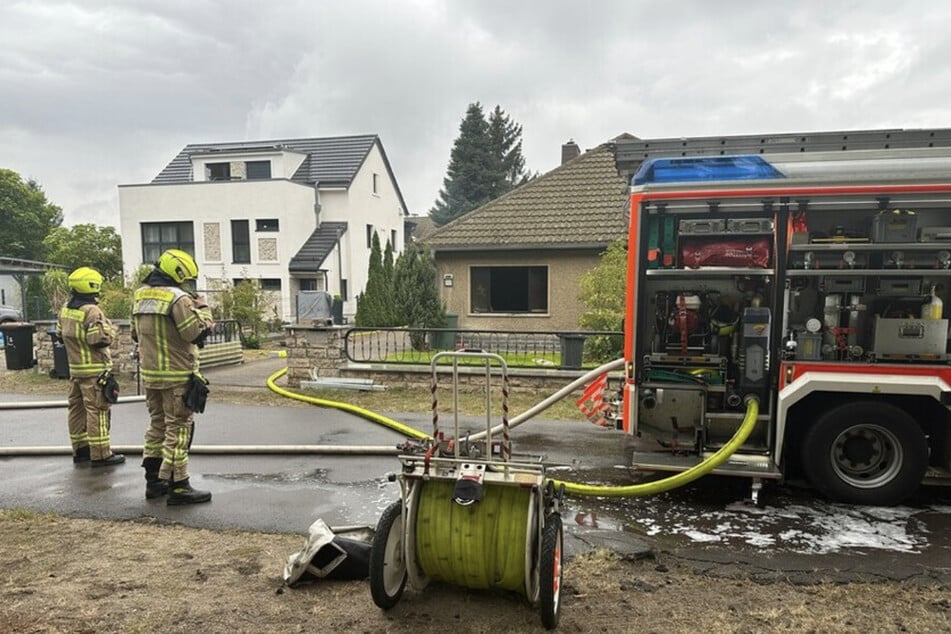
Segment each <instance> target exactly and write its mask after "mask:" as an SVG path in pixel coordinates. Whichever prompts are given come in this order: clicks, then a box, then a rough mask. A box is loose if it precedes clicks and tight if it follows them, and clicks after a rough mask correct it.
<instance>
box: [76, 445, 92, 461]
mask: <svg viewBox="0 0 951 634" xmlns="http://www.w3.org/2000/svg"><path fill="white" fill-rule="evenodd" d="M85 462H89V445H86V446H85V447H79V448H78V449H76V453H74V454H73V464H80V463H85Z"/></svg>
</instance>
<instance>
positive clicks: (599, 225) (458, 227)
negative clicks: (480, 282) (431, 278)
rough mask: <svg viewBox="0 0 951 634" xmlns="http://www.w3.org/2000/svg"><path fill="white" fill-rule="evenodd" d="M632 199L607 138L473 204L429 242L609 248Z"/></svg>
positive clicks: (459, 246)
mask: <svg viewBox="0 0 951 634" xmlns="http://www.w3.org/2000/svg"><path fill="white" fill-rule="evenodd" d="M627 201H628V194H627V186H626V184H625V181H624V179H623V178H621V177H620V176H619V175H618V172H617V167H616V166H615V163H614V151H613V145H612V144H610V143H606V144H604V145H601V146H598V147H596V148H595V149H593V150H589V151H588V152H585V153H584V154H582V155H581V156H579V157H578V158H576V159H574V160H571V161H569V162H567V163H565V164H564V165H561V166H559V167H557V168H555V169H554V170H552V171H550V172H548V173H547V174H545V175H544V176H541V177H539V178H536V179H534V180H532V181H529V182H528V183H526V184H524V185H522V186H521V187H518V188H517V189H514V190H512V191H511V192H509V193H508V194H506V195H504V196H502V197H500V198H497V199H496V200H493V201H492V202H490V203H486V204H485V205H483V206H482V207H479V208H477V209H473V210H472V211H470V212H469V213H467V214H466V215H464V216H462V217H461V218H457V219H456V220H453V221H452V222H450V223H449V224H447V225H445V226H443V227H441V228H439V229H437V230H436V231H435V232H434V233H432V234H431V235H430V236H428V237H427V238H426V239H424V240H423V242H424V243H425V244H427V245H429V246H430V247H432V248H434V249H436V250H443V251H463V250H475V249H478V250H486V249H506V250H508V249H513V248H520V247H525V248H546V249H565V248H603V247H605V246H607V245H608V244H610V243H611V242H613V241H614V240H616V239H617V238H618V237H620V236H622V235H624V232H625V227H626V220H625V218H626V212H627Z"/></svg>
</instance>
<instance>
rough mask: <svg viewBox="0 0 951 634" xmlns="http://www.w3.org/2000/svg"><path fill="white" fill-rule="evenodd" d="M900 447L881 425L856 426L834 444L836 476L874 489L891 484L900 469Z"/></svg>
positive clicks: (843, 433)
mask: <svg viewBox="0 0 951 634" xmlns="http://www.w3.org/2000/svg"><path fill="white" fill-rule="evenodd" d="M901 464H902V453H901V444H900V443H899V442H898V440H897V439H896V438H895V436H894V435H893V434H892V432H890V431H889V430H887V429H885V428H884V427H880V426H878V425H870V424H860V425H853V426H851V427H849V428H847V429H845V430H843V431H842V433H841V434H839V436H838V437H837V438H836V439H835V442H834V443H832V465H833V468H834V469H835V471H836V474H837V475H838V476H839V477H840V478H842V479H843V480H844V481H846V482H848V483H849V484H851V485H852V486H855V487H859V488H871V487H877V486H881V485H882V484H884V483H887V482H889V481H890V480H892V479H893V478H894V477H895V476H896V475H897V473H898V471H899V470H900V469H901Z"/></svg>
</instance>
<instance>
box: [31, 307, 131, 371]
mask: <svg viewBox="0 0 951 634" xmlns="http://www.w3.org/2000/svg"><path fill="white" fill-rule="evenodd" d="M112 323H113V324H115V326H116V328H118V329H119V339H118V341H117V342H116V343H113V344H112V347H111V352H112V369H113V372H116V373H117V374H129V375H133V374H135V371H136V363H135V359H133V357H132V352H133V351H134V350H135V342H134V341H132V324H131V322H130V321H129V320H115V321H113V322H112ZM33 324H34V326H35V327H36V332H34V333H33V345H34V347H35V349H36V350H35V354H36V371H37V372H42V373H44V374H48V373H49V372H50V371H51V370H52V369H53V363H54V361H53V340H52V338H51V337H50V335H49V331H50V330H54V329H55V328H56V322H55V321H36V322H33Z"/></svg>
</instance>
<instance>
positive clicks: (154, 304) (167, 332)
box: [132, 249, 214, 505]
mask: <svg viewBox="0 0 951 634" xmlns="http://www.w3.org/2000/svg"><path fill="white" fill-rule="evenodd" d="M197 277H198V265H197V264H196V263H195V260H194V259H193V258H192V256H191V255H189V254H188V253H186V252H184V251H181V250H178V249H169V250H167V251H165V252H164V253H162V255H161V256H159V259H158V262H156V263H155V268H154V269H153V270H152V271H151V272H150V273H149V275H148V277H146V278H145V281H144V286H142V287H141V288H139V289H138V290H136V292H135V296H134V299H133V307H132V337H133V338H134V339H135V340H136V341H137V342H138V344H139V363H140V368H141V370H140V371H141V375H142V383H143V385H144V386H145V401H146V404H147V406H148V410H149V416H150V419H151V421H150V424H149V428H148V430H147V431H146V432H145V444H144V446H143V449H142V457H143V460H142V466H143V467H144V468H145V481H146V485H145V497H146V498H148V499H154V498H158V497H161V496H163V495H166V494H167V495H168V499H167V503H168V504H169V505H177V504H197V503H201V502H208V501H209V500H211V492H210V491H199V490H197V489H195V488H193V487H192V486H191V484H190V483H189V475H188V450H189V447H190V446H191V440H192V434H193V433H194V413H195V411H199V412H200V411H202V410H203V409H204V395H205V394H207V388H206V387H205V385H206V384H207V381H205V379H204V378H203V377H202V376H201V374H200V373H199V371H198V347H199V344H200V343H203V342H204V339H205V337H207V336H208V334H209V333H210V331H211V329H212V327H213V326H214V321H213V319H212V315H211V310H210V309H209V308H208V305H207V304H206V303H205V302H204V300H202V299H201V298H200V297H198V296H196V295H192V293H190V292H188V291H186V290H185V289H184V288H182V287H183V286H184V285H185V284H186V283H188V282H192V281H194V280H196V279H197Z"/></svg>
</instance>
